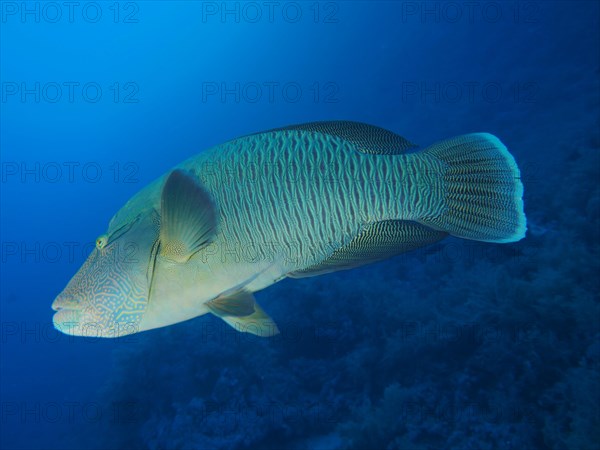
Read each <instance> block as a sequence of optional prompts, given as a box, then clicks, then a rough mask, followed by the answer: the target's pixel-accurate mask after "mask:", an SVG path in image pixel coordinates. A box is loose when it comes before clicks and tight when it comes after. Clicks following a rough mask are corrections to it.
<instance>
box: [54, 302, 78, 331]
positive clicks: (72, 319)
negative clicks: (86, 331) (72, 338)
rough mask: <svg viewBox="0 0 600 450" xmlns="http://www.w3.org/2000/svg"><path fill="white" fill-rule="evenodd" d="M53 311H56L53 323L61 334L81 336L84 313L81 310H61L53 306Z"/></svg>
mask: <svg viewBox="0 0 600 450" xmlns="http://www.w3.org/2000/svg"><path fill="white" fill-rule="evenodd" d="M52 309H54V310H55V311H56V313H54V316H52V323H53V324H54V328H56V329H57V330H58V331H60V332H61V333H65V334H70V335H76V336H78V335H80V334H81V333H80V332H78V331H79V330H81V327H82V325H83V324H82V323H81V319H82V317H81V316H82V311H81V310H79V309H71V308H61V307H55V306H54V305H52Z"/></svg>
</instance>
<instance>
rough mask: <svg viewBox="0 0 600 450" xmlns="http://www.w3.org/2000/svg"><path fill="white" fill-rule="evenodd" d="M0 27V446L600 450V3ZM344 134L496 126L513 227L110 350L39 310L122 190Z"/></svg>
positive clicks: (419, 136) (186, 8)
mask: <svg viewBox="0 0 600 450" xmlns="http://www.w3.org/2000/svg"><path fill="white" fill-rule="evenodd" d="M0 6H1V14H2V16H1V20H0V27H1V29H0V40H1V42H0V52H1V53H0V80H1V89H2V91H1V95H2V98H1V103H0V107H1V110H0V114H1V120H0V151H1V169H2V170H1V177H2V179H1V184H0V188H1V197H0V200H1V230H0V231H1V236H0V240H1V245H2V248H1V262H2V265H1V280H0V281H1V301H0V325H1V329H0V369H1V373H0V448H1V449H3V450H4V449H7V450H8V449H10V450H13V449H15V450H17V449H23V450H24V449H41V450H46V449H48V450H49V449H84V448H86V449H87V448H89V449H102V450H104V449H186V450H187V449H247V448H261V449H262V448H264V449H282V448H287V449H309V448H310V449H313V448H315V449H525V448H528V449H557V450H562V449H598V448H600V444H599V443H600V412H599V406H598V405H599V402H598V400H599V398H600V377H599V369H600V329H599V323H600V322H599V316H600V308H599V295H598V293H599V292H600V289H599V280H600V277H599V276H598V274H599V273H600V270H599V269H600V267H599V265H600V264H599V259H598V250H599V239H598V238H599V208H600V189H599V183H598V181H599V176H600V162H599V153H598V150H599V147H600V136H599V124H600V121H599V119H600V110H599V108H600V101H599V100H600V98H599V97H600V96H599V93H600V89H599V62H600V39H599V37H600V36H599V35H600V31H599V30H600V27H599V14H600V8H599V4H598V2H595V1H569V2H559V1H506V2H504V1H502V2H495V1H490V2H487V1H484V2H479V1H473V2H462V1H458V2H436V1H430V2H412V1H407V2H401V1H398V2H392V1H340V2H330V1H325V2H316V1H307V2H305V1H302V2H286V1H275V2H262V1H259V2H220V1H218V2H194V1H179V2H167V1H135V2H11V1H2V2H0ZM342 119H343V120H354V121H362V122H367V123H371V124H374V125H378V126H381V127H385V128H388V129H390V130H392V131H394V132H397V133H398V134H400V135H402V136H404V137H406V138H407V139H409V140H411V141H413V142H416V143H417V144H419V145H420V146H422V147H425V146H427V145H429V144H431V143H433V142H435V141H438V140H441V139H445V138H448V137H452V136H456V135H459V134H464V133H469V132H478V131H482V132H483V131H484V132H490V133H493V134H495V135H496V136H498V137H499V138H500V139H501V140H502V141H503V142H504V143H505V144H506V145H507V147H508V148H509V150H510V151H511V153H512V154H513V155H514V156H515V158H516V160H517V162H518V164H519V167H520V169H521V173H522V179H523V183H524V188H525V195H524V199H525V211H526V214H527V217H528V232H527V237H526V238H525V239H524V240H522V241H520V242H518V243H514V244H508V245H495V244H485V243H479V242H474V241H464V240H458V239H446V240H444V241H441V242H440V243H438V244H436V245H434V246H431V247H427V248H424V249H421V250H419V251H416V252H412V253H407V254H404V255H401V256H398V257H396V258H393V259H390V260H387V261H384V262H381V263H377V264H373V265H370V266H366V267H363V268H360V269H355V270H352V271H347V272H338V273H334V274H330V275H325V276H320V277H315V278H306V279H301V280H291V279H290V280H284V281H282V282H280V283H278V284H276V285H274V286H272V287H270V288H268V289H266V290H264V291H261V292H258V293H257V294H256V297H257V300H258V301H259V302H260V303H261V305H262V306H263V307H264V309H265V310H266V311H268V312H269V313H270V314H271V316H272V317H273V318H274V319H275V321H276V322H277V323H278V325H279V328H280V330H281V334H280V335H278V336H276V337H274V338H269V339H265V338H259V337H255V336H252V335H248V334H241V333H236V332H235V331H234V330H233V329H232V328H230V327H229V326H228V325H226V324H225V323H224V322H222V321H221V320H219V319H216V318H214V317H212V316H210V317H209V316H203V317H200V318H197V319H194V320H191V321H188V322H184V323H180V324H177V325H174V326H170V327H167V328H162V329H157V330H153V331H149V332H144V333H141V334H136V335H132V336H128V337H124V338H120V339H116V340H106V339H93V338H77V337H71V336H67V335H63V334H60V333H58V332H57V331H56V330H54V328H53V326H52V314H53V311H52V310H51V309H50V305H51V303H52V301H53V300H54V298H55V296H56V295H57V294H58V293H59V292H60V291H61V290H62V289H63V287H64V286H65V285H66V283H67V282H68V281H69V279H70V278H71V277H72V276H73V275H74V274H75V272H76V271H77V269H78V268H79V266H80V265H81V264H82V262H83V261H84V260H85V258H86V257H87V255H88V253H89V251H90V249H91V248H93V243H94V239H95V238H96V237H97V236H98V235H100V234H102V233H104V232H105V231H106V229H107V225H108V222H109V220H110V218H111V217H112V215H113V214H114V213H115V212H116V211H117V210H118V209H119V208H120V207H121V206H122V205H123V204H124V203H125V202H126V201H127V199H129V198H130V197H131V196H132V195H133V194H134V193H135V192H137V191H138V190H139V189H141V188H142V187H144V186H145V185H146V184H148V183H149V182H151V181H152V180H154V179H155V178H157V177H158V176H160V175H162V174H163V173H165V172H167V171H168V170H169V169H170V168H171V167H172V166H174V165H176V164H178V163H179V162H181V161H183V160H184V159H186V158H188V157H190V156H192V155H194V154H196V153H198V152H200V151H202V150H204V149H207V148H209V147H211V146H213V145H216V144H219V143H222V142H225V141H227V140H229V139H232V138H235V137H238V136H241V135H244V134H248V133H252V132H256V131H262V130H267V129H270V128H274V127H279V126H284V125H289V124H294V123H302V122H309V121H316V120H342Z"/></svg>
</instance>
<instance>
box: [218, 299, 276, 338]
mask: <svg viewBox="0 0 600 450" xmlns="http://www.w3.org/2000/svg"><path fill="white" fill-rule="evenodd" d="M206 306H208V308H209V309H210V311H211V312H212V313H213V314H214V315H215V316H218V317H220V318H221V319H223V320H224V321H225V322H227V323H228V324H229V325H231V326H232V327H233V328H235V329H236V330H237V331H240V332H243V333H251V334H255V335H257V336H261V337H270V336H274V335H276V334H279V328H277V324H276V323H275V322H274V321H273V319H271V317H269V315H268V314H267V313H265V312H264V311H263V309H262V308H261V307H260V306H259V305H258V303H256V300H255V299H254V296H253V295H252V294H251V293H250V292H247V291H244V290H240V291H237V292H235V293H234V294H231V295H228V296H219V297H217V298H216V299H214V300H211V301H210V302H208V303H206Z"/></svg>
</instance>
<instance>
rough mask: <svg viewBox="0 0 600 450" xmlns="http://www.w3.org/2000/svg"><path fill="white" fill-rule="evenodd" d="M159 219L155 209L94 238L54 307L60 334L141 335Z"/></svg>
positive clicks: (55, 320) (91, 335)
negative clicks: (91, 247)
mask: <svg viewBox="0 0 600 450" xmlns="http://www.w3.org/2000/svg"><path fill="white" fill-rule="evenodd" d="M158 221H159V219H158V214H156V212H155V211H154V210H153V211H151V212H150V213H146V214H145V215H140V216H137V217H136V218H133V219H132V220H130V221H127V222H126V223H124V224H123V225H121V226H118V227H111V228H116V229H114V231H109V233H107V234H104V235H102V236H99V237H98V238H97V239H96V247H95V248H94V250H93V251H92V253H91V254H90V255H89V257H88V258H87V260H86V261H85V262H84V264H83V265H82V266H81V268H80V269H79V271H78V272H77V273H76V274H75V276H74V277H73V278H72V279H71V281H70V282H69V283H68V284H67V286H66V288H65V289H64V290H63V291H62V292H61V293H60V294H59V295H58V297H56V299H55V300H54V302H53V303H52V309H53V310H55V311H56V313H55V314H54V317H53V323H54V327H55V328H56V329H57V330H59V331H61V332H63V333H65V334H70V335H74V336H89V337H107V338H110V337H119V336H125V335H128V334H133V333H136V332H138V331H140V330H139V323H140V321H141V319H142V317H143V315H144V312H145V311H146V307H147V305H148V298H149V292H150V289H151V282H152V270H153V258H154V256H155V255H154V252H155V251H156V244H157V241H158V234H159V223H158Z"/></svg>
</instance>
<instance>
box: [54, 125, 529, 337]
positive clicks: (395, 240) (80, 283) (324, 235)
mask: <svg viewBox="0 0 600 450" xmlns="http://www.w3.org/2000/svg"><path fill="white" fill-rule="evenodd" d="M414 148H415V146H414V145H413V144H411V143H410V142H409V141H407V140H406V139H404V138H402V137H400V136H398V135H396V134H394V133H392V132H390V131H387V130H384V129H381V128H378V127H374V126H371V125H365V124H361V123H355V122H318V123H309V124H303V125H297V126H292V127H287V128H282V129H276V130H271V131H267V132H263V133H257V134H253V135H249V136H245V137H241V138H238V139H235V140H233V141H229V142H227V143H225V144H222V145H219V146H217V147H214V148H212V149H210V150H208V151H205V152H203V153H200V154H199V155H197V156H195V157H193V158H190V159H189V160H187V161H185V162H184V163H182V164H180V165H179V166H177V167H175V168H174V169H173V170H171V171H170V172H169V173H167V174H166V175H164V176H163V177H161V178H159V179H158V180H156V181H155V182H153V183H152V184H150V185H149V186H147V187H146V188H144V189H143V190H141V191H140V192H139V193H138V194H136V195H135V196H134V197H133V198H132V199H131V200H129V202H127V203H126V204H125V206H124V207H123V208H122V209H121V210H120V211H119V212H117V214H116V215H115V216H114V217H113V219H112V220H111V222H110V225H109V229H108V232H107V234H106V235H105V236H102V237H101V238H99V240H98V241H97V249H96V250H94V252H93V253H92V255H90V258H89V259H88V261H86V263H85V264H84V266H83V267H82V268H81V269H80V271H79V272H78V273H77V274H76V275H75V277H74V278H73V279H72V280H71V282H70V283H69V285H68V286H67V288H65V290H64V291H63V293H61V295H59V297H58V298H57V299H56V300H55V303H54V304H53V307H54V309H55V310H57V313H56V315H55V318H54V323H55V326H56V327H57V328H58V329H60V330H61V331H64V332H67V333H69V334H77V335H93V336H103V337H115V336H121V335H124V334H131V333H134V332H139V331H143V330H148V329H153V328H157V327H162V326H166V325H170V324H173V323H177V322H181V321H184V320H187V319H190V318H193V317H197V316H200V315H203V314H206V313H213V314H215V315H217V316H219V317H221V318H222V319H223V320H225V321H226V322H227V323H229V324H230V325H232V326H234V327H235V328H236V329H238V330H239V331H244V332H250V333H253V334H257V335H260V336H271V335H273V334H276V333H277V332H278V329H277V326H276V325H275V323H274V322H273V320H272V319H271V318H270V317H269V316H268V315H267V314H266V313H265V312H264V311H263V310H262V309H261V308H260V306H259V305H258V304H257V303H256V301H255V299H254V296H253V295H252V293H253V292H256V291H258V290H261V289H263V288H265V287H267V286H269V285H271V284H273V283H275V282H277V281H279V280H281V279H283V278H285V277H295V278H298V277H307V276H315V275H320V274H324V273H328V272H333V271H336V270H342V269H351V268H355V267H359V266H361V265H364V264H367V263H371V262H375V261H380V260H383V259H386V258H389V257H391V256H394V255H397V254H400V253H403V252H406V251H409V250H412V249H415V248H419V247H422V246H425V245H428V244H431V243H433V242H436V241H439V240H441V239H443V238H444V237H446V236H448V235H452V236H457V237H461V238H465V239H474V240H479V241H486V242H496V243H504V242H514V241H517V240H519V239H521V238H523V237H524V235H525V230H526V220H525V215H524V212H523V201H522V194H523V187H522V184H521V182H520V175H519V170H518V167H517V165H516V163H515V161H514V159H513V157H512V156H511V155H510V153H509V152H508V151H507V149H506V147H505V146H504V145H503V144H502V143H501V142H500V141H499V140H498V139H497V138H496V137H494V136H492V135H490V134H486V133H476V134H470V135H465V136H460V137H457V138H453V139H449V140H446V141H443V142H440V143H437V144H434V145H432V146H430V147H428V148H426V149H425V150H423V151H419V152H417V151H414ZM127 245H129V246H130V247H133V248H134V249H135V252H133V257H130V258H123V255H122V253H123V252H122V251H121V252H119V251H117V250H119V249H121V248H123V247H126V246H127ZM125 259H127V260H125Z"/></svg>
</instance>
